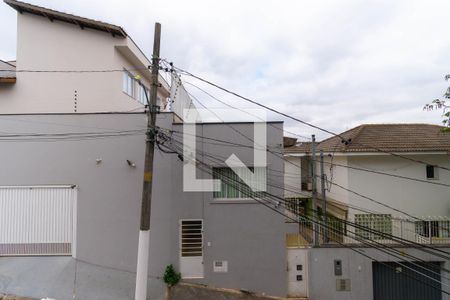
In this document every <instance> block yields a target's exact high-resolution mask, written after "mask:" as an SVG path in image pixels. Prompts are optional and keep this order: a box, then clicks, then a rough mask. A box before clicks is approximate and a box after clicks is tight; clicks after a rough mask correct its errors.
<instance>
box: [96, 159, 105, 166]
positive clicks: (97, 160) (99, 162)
mask: <svg viewBox="0 0 450 300" xmlns="http://www.w3.org/2000/svg"><path fill="white" fill-rule="evenodd" d="M102 161H103V160H102V159H101V158H97V159H96V160H95V163H96V164H97V165H99V164H101V163H102Z"/></svg>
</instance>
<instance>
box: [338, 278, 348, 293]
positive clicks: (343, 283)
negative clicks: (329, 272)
mask: <svg viewBox="0 0 450 300" xmlns="http://www.w3.org/2000/svg"><path fill="white" fill-rule="evenodd" d="M350 290H351V286H350V279H336V291H338V292H349V291H350Z"/></svg>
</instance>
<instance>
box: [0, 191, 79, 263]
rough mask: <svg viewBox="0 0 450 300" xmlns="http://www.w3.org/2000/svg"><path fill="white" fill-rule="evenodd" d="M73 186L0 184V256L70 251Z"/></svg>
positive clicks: (72, 234)
mask: <svg viewBox="0 0 450 300" xmlns="http://www.w3.org/2000/svg"><path fill="white" fill-rule="evenodd" d="M75 205H76V188H74V187H72V186H0V256H6V255H7V256H11V255H71V254H73V255H74V253H73V251H72V249H73V240H74V238H73V237H74V225H75V222H74V219H75V212H76V207H75Z"/></svg>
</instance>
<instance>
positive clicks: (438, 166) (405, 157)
mask: <svg viewBox="0 0 450 300" xmlns="http://www.w3.org/2000/svg"><path fill="white" fill-rule="evenodd" d="M173 69H175V70H178V71H179V72H180V73H182V74H184V75H187V76H190V77H192V78H195V79H197V80H199V81H202V82H204V83H206V84H209V85H211V86H213V87H215V88H217V89H219V90H222V91H224V92H226V93H228V94H231V95H234V96H236V97H238V98H240V99H243V100H245V101H247V102H250V103H252V104H255V105H257V106H259V107H262V108H264V109H266V110H268V111H271V112H274V113H276V114H279V115H281V116H283V117H286V118H289V119H291V120H294V121H296V122H299V123H301V124H304V125H307V126H309V127H312V128H315V129H317V130H320V131H322V132H325V133H328V134H330V135H333V136H336V137H339V138H340V139H341V140H342V141H344V142H345V143H347V144H348V143H350V142H351V143H353V144H357V145H360V146H364V147H368V148H370V149H373V150H376V151H377V152H381V153H385V154H389V155H392V156H395V157H399V158H402V159H406V160H409V161H413V162H416V163H421V164H425V165H434V166H435V167H437V168H440V169H443V170H447V171H450V168H447V167H443V166H440V165H435V164H430V163H428V162H425V161H422V160H418V159H414V158H411V157H407V156H405V155H401V154H397V153H394V152H390V151H386V150H383V149H381V148H379V147H374V146H371V145H365V144H361V143H357V142H354V141H352V140H351V139H347V138H345V137H343V136H342V135H341V134H338V133H335V132H333V131H330V130H327V129H325V128H321V127H319V126H317V125H314V124H312V123H309V122H307V121H304V120H302V119H300V118H296V117H293V116H291V115H289V114H286V113H283V112H281V111H278V110H276V109H274V108H272V107H269V106H267V105H264V104H262V103H259V102H257V101H255V100H252V99H250V98H248V97H245V96H242V95H240V94H238V93H236V92H233V91H231V90H229V89H227V88H224V87H222V86H220V85H218V84H216V83H213V82H211V81H209V80H207V79H205V78H202V77H200V76H197V75H194V74H192V73H191V72H189V71H186V70H183V69H181V68H178V67H175V66H173Z"/></svg>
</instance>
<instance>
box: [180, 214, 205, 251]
mask: <svg viewBox="0 0 450 300" xmlns="http://www.w3.org/2000/svg"><path fill="white" fill-rule="evenodd" d="M202 223H203V222H202V220H182V221H181V256H182V257H186V256H191V257H192V256H202V255H203V224H202Z"/></svg>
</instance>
